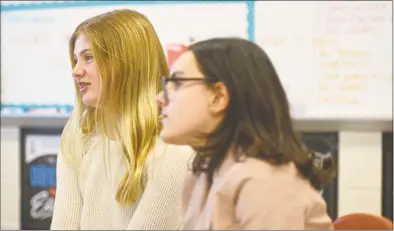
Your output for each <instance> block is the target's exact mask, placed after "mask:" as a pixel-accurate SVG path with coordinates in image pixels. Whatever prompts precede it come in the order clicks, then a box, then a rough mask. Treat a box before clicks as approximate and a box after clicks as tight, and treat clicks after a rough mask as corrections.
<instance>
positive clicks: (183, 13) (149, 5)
mask: <svg viewBox="0 0 394 231" xmlns="http://www.w3.org/2000/svg"><path fill="white" fill-rule="evenodd" d="M40 4H41V5H40ZM40 4H36V5H33V7H31V6H24V7H21V9H23V10H4V9H5V8H6V7H3V6H2V26H1V34H2V42H1V51H2V63H1V65H2V68H1V88H2V89H1V99H2V102H1V103H2V104H17V105H29V104H41V105H72V104H73V103H74V99H75V95H74V94H75V93H74V87H73V79H72V77H71V67H70V61H69V58H68V39H69V38H70V36H71V34H72V32H73V30H74V29H75V28H76V26H77V25H78V24H79V23H81V22H82V21H83V20H85V19H87V18H89V17H92V16H95V15H97V14H101V13H104V12H108V11H111V10H115V9H121V8H129V9H134V10H137V11H139V12H141V13H143V14H145V15H146V16H147V17H148V18H149V20H150V21H151V22H152V24H153V25H154V27H155V29H156V31H157V33H158V36H159V38H160V40H161V42H162V44H163V47H164V48H165V46H166V45H167V44H174V43H175V44H176V43H181V44H183V43H187V42H189V39H190V38H193V39H195V40H201V39H206V38H210V37H218V36H219V37H220V36H239V37H243V38H247V36H248V35H247V33H248V29H247V20H246V15H247V13H246V12H247V4H246V3H244V2H234V1H221V2H218V1H216V2H215V1H213V2H206V1H205V2H203V1H189V2H182V1H176V2H171V1H139V2H138V1H136V2H126V1H124V2H122V1H113V2H108V1H102V2H100V1H78V2H71V3H64V2H63V3H62V2H59V3H56V2H54V3H49V4H46V3H40ZM51 4H52V6H51ZM229 16H231V17H229Z"/></svg>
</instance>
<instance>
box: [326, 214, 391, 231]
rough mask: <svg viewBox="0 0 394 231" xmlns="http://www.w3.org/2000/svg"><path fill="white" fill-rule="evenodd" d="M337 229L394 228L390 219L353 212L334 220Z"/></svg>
mask: <svg viewBox="0 0 394 231" xmlns="http://www.w3.org/2000/svg"><path fill="white" fill-rule="evenodd" d="M334 229H335V230H356V229H357V230H393V222H391V221H390V220H389V219H387V218H384V217H380V216H375V215H372V214H366V213H352V214H348V215H345V216H342V217H339V218H337V219H336V220H335V221H334Z"/></svg>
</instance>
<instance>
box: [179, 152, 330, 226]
mask: <svg viewBox="0 0 394 231" xmlns="http://www.w3.org/2000/svg"><path fill="white" fill-rule="evenodd" d="M183 215H184V217H183V223H182V225H181V227H180V229H184V230H193V229H194V230H196V229H199V230H207V229H211V230H226V229H238V230H254V229H258V230H265V229H276V230H280V229H281V230H300V229H313V230H332V229H333V226H332V220H331V218H330V217H329V216H328V214H327V207H326V203H325V201H324V199H323V198H322V196H321V195H320V193H319V192H318V191H317V190H315V189H314V188H313V187H312V186H311V185H310V183H309V181H308V180H306V179H305V178H303V177H302V176H300V174H299V173H298V171H297V169H296V167H295V165H294V164H293V163H290V164H287V165H284V166H280V167H279V166H273V165H270V164H268V163H267V162H265V161H262V160H258V159H255V158H247V159H246V160H245V161H243V162H235V161H234V160H232V159H231V158H230V159H227V160H226V161H225V163H224V164H223V166H222V167H221V169H220V170H219V172H218V174H217V176H216V177H215V178H214V182H213V184H212V186H211V189H210V190H209V192H207V178H206V175H205V174H201V175H199V176H194V175H192V174H191V173H190V176H188V178H187V180H186V182H185V187H184V191H183Z"/></svg>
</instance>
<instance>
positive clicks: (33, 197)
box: [21, 129, 61, 230]
mask: <svg viewBox="0 0 394 231" xmlns="http://www.w3.org/2000/svg"><path fill="white" fill-rule="evenodd" d="M60 134H61V130H24V129H23V130H22V136H21V139H22V140H21V146H22V148H21V150H22V158H21V160H22V163H21V167H22V168H21V169H22V174H21V175H22V179H21V180H22V182H21V185H22V194H21V204H22V210H21V226H22V227H21V228H22V229H23V230H35V229H43V230H48V229H49V228H50V224H51V220H52V214H53V206H54V202H55V196H56V160H57V155H58V151H59V150H60Z"/></svg>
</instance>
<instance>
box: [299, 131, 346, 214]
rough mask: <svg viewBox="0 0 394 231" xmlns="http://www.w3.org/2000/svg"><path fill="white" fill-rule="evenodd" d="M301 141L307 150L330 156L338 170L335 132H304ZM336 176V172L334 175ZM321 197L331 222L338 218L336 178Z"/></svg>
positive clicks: (336, 135)
mask: <svg viewBox="0 0 394 231" xmlns="http://www.w3.org/2000/svg"><path fill="white" fill-rule="evenodd" d="M301 140H302V142H303V144H304V145H305V146H307V147H308V148H309V149H311V150H313V151H314V152H317V153H319V154H321V155H330V156H331V157H332V158H333V159H334V161H335V164H336V169H337V171H338V169H339V163H338V147H339V137H338V133H337V132H304V133H301ZM336 175H337V176H338V172H337V174H336ZM323 197H324V199H325V200H326V203H327V210H328V214H329V215H330V217H331V219H332V220H335V219H336V218H337V216H338V178H337V177H335V178H334V180H333V181H331V183H330V184H329V185H328V186H327V187H326V188H325V189H323Z"/></svg>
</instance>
